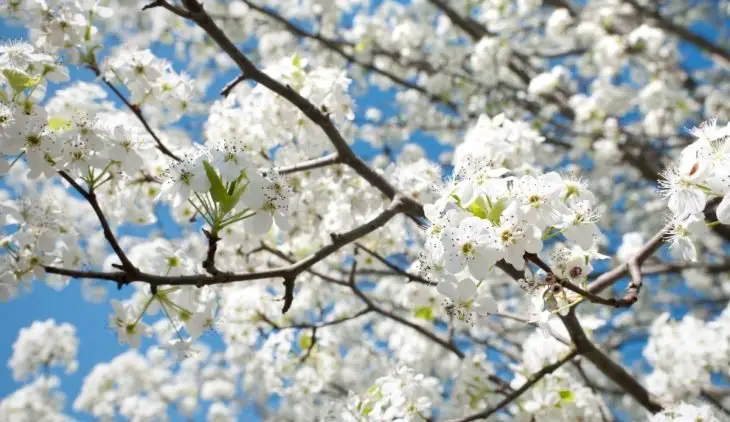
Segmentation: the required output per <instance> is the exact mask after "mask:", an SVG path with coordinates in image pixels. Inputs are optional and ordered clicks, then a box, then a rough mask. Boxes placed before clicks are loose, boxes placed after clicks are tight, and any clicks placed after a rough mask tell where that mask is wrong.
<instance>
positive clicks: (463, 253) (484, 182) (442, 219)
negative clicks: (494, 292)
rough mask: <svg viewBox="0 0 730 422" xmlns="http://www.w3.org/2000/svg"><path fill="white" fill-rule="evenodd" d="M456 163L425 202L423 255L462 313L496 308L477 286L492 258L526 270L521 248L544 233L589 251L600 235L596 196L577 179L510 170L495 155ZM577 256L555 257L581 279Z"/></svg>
mask: <svg viewBox="0 0 730 422" xmlns="http://www.w3.org/2000/svg"><path fill="white" fill-rule="evenodd" d="M460 170H461V171H460V174H459V175H458V176H457V177H458V178H457V179H456V180H455V181H454V182H453V183H451V184H450V185H449V186H447V187H445V188H444V189H443V191H442V194H441V197H440V198H439V199H437V200H436V202H435V203H433V204H429V205H426V216H427V217H428V219H429V220H430V222H431V227H430V228H429V230H428V238H427V240H426V249H427V255H426V258H425V259H426V260H427V261H428V262H429V264H428V265H427V267H429V268H431V269H432V270H433V271H434V272H435V273H438V275H436V278H439V279H441V280H443V281H442V282H441V284H440V285H439V291H440V292H442V293H443V294H444V295H446V296H447V297H448V298H450V299H451V300H452V301H453V302H454V304H453V306H454V307H455V308H456V309H458V310H459V315H460V316H462V317H463V315H464V314H465V313H466V314H468V312H467V311H470V310H471V309H472V308H473V309H474V310H475V311H476V312H477V313H480V314H486V313H491V312H494V311H495V310H496V305H495V304H494V303H493V301H489V300H485V299H484V298H480V295H479V294H478V291H479V290H478V287H479V285H480V284H481V282H482V281H483V280H485V279H486V278H487V277H488V275H489V274H490V272H491V269H492V268H493V267H494V265H495V264H496V263H497V262H499V261H502V260H504V261H506V262H507V263H508V264H510V265H512V266H513V267H514V268H516V269H518V270H523V269H524V268H525V254H538V253H540V252H541V251H542V249H543V240H545V239H549V238H551V237H554V236H557V235H559V234H560V235H562V236H563V237H565V239H566V240H567V241H569V242H571V243H572V244H574V245H575V246H576V247H578V248H580V249H582V250H583V251H589V250H591V249H592V248H593V246H594V244H595V242H596V240H597V239H598V237H599V236H600V231H599V230H598V227H597V226H596V222H597V220H598V213H597V211H596V209H595V202H596V200H595V197H594V196H593V194H592V193H591V192H590V191H588V190H587V189H586V187H585V185H584V184H583V183H582V182H580V181H578V180H573V179H564V178H563V177H562V176H560V175H559V174H558V173H555V172H549V173H545V174H541V175H536V176H533V175H523V176H511V175H509V171H508V170H507V169H505V168H503V167H500V166H497V165H494V164H493V163H492V162H478V161H477V162H472V163H471V165H468V166H467V165H465V166H463V167H462V168H461V169H460ZM564 255H565V254H564ZM569 255H570V254H569ZM575 256H576V258H575V259H572V260H570V259H567V258H561V259H557V260H556V261H561V262H560V266H559V267H558V269H557V271H560V272H561V274H563V273H565V275H567V276H568V278H570V279H579V280H581V281H584V280H585V276H586V275H587V271H589V269H588V268H583V267H584V263H582V262H581V260H582V259H583V258H584V257H583V256H581V254H576V255H575ZM573 261H574V262H575V265H571V263H570V262H573ZM571 273H573V274H572V275H571Z"/></svg>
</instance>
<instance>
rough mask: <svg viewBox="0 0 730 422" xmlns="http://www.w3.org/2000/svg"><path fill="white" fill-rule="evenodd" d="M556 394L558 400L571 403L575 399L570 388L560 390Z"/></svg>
mask: <svg viewBox="0 0 730 422" xmlns="http://www.w3.org/2000/svg"><path fill="white" fill-rule="evenodd" d="M558 395H560V400H562V401H564V402H568V403H572V402H574V401H575V394H573V392H572V391H571V390H560V391H559V392H558Z"/></svg>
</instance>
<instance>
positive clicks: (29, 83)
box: [3, 69, 41, 93]
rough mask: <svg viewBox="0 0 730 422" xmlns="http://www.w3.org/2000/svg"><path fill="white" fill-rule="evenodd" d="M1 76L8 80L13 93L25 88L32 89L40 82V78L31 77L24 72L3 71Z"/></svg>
mask: <svg viewBox="0 0 730 422" xmlns="http://www.w3.org/2000/svg"><path fill="white" fill-rule="evenodd" d="M3 75H5V79H7V80H8V83H9V84H10V87H11V88H13V91H15V92H16V93H17V92H22V91H23V90H25V89H27V88H33V87H34V86H36V85H38V84H39V83H40V82H41V78H39V77H35V78H34V77H32V76H30V75H28V74H27V73H25V72H22V71H20V70H15V69H3Z"/></svg>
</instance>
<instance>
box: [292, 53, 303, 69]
mask: <svg viewBox="0 0 730 422" xmlns="http://www.w3.org/2000/svg"><path fill="white" fill-rule="evenodd" d="M291 64H292V66H294V67H295V68H296V69H297V70H301V69H302V57H301V56H300V55H299V53H294V57H292V58H291Z"/></svg>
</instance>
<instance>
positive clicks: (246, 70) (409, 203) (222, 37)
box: [173, 0, 425, 224]
mask: <svg viewBox="0 0 730 422" xmlns="http://www.w3.org/2000/svg"><path fill="white" fill-rule="evenodd" d="M182 3H183V5H184V6H185V8H186V9H187V11H188V12H189V13H190V15H189V16H187V15H186V16H183V17H187V18H189V19H191V20H192V21H194V22H195V23H196V24H197V25H198V26H199V27H200V28H201V29H203V30H204V31H205V32H206V33H207V34H208V35H209V36H210V37H211V38H212V39H213V40H214V41H215V42H216V43H217V44H218V46H219V47H221V49H222V50H223V51H224V52H225V53H226V54H227V55H228V56H229V57H230V58H231V59H232V60H233V61H234V62H235V63H236V65H238V67H239V69H240V70H241V73H242V74H243V75H246V77H247V78H249V79H251V80H253V81H255V82H257V83H259V84H261V85H263V86H264V87H266V88H268V89H269V90H270V91H271V92H273V93H275V94H278V95H279V96H281V97H283V98H285V99H286V100H287V101H289V102H290V103H291V104H292V105H294V106H295V107H296V108H298V109H299V110H300V111H301V112H302V113H303V114H304V115H305V116H307V118H309V119H310V120H311V121H312V122H313V123H314V124H315V125H317V126H319V127H320V128H321V129H322V131H323V132H324V133H325V134H326V135H327V138H328V139H329V140H330V142H331V143H332V146H333V147H334V148H335V150H336V152H337V153H338V155H339V157H340V158H341V160H342V162H343V163H345V164H347V165H348V166H350V167H351V168H352V169H353V170H354V171H355V172H356V173H358V174H359V175H360V176H361V177H363V178H364V179H365V180H367V182H368V183H370V184H371V185H372V186H373V187H375V188H376V189H378V190H379V191H381V192H382V193H383V194H384V195H385V196H387V197H388V198H389V199H394V198H395V196H396V195H398V191H397V190H396V189H395V187H393V185H391V184H390V183H389V182H388V181H387V180H386V179H385V178H384V177H383V176H382V175H381V174H379V173H378V172H376V171H374V170H373V169H371V168H370V167H369V166H368V165H367V164H366V163H365V162H364V161H362V160H361V159H360V158H359V157H358V156H357V155H356V154H355V153H354V152H353V151H352V149H351V148H350V147H349V145H348V144H347V142H346V141H345V139H344V138H343V137H342V134H341V133H340V132H339V131H338V130H337V128H336V127H335V125H334V124H333V123H332V120H330V118H329V117H327V115H326V114H325V113H323V112H322V111H321V110H320V109H319V108H317V107H316V106H315V105H314V104H312V103H311V102H309V100H307V99H306V98H304V97H302V96H301V95H300V94H299V93H298V92H297V91H295V90H294V89H292V88H291V87H290V86H285V85H283V84H281V83H280V82H278V81H277V80H275V79H273V78H271V77H270V76H269V75H267V74H266V73H264V72H262V71H261V70H260V69H259V68H258V67H256V65H255V64H253V62H251V61H250V60H249V59H248V58H247V57H246V56H245V55H244V54H243V53H242V52H241V51H240V50H239V49H238V48H237V47H236V46H235V45H234V44H233V42H232V41H231V40H230V39H229V38H228V36H227V35H226V34H225V33H224V32H223V31H222V30H221V29H220V27H218V25H216V23H215V22H214V21H213V19H212V18H211V17H210V15H208V13H207V12H205V10H204V9H203V6H202V4H200V3H198V2H197V1H196V0H182ZM173 13H175V11H173ZM181 16H182V15H181ZM400 201H401V203H402V206H403V212H404V213H406V214H407V215H409V216H410V217H411V218H412V219H413V220H414V221H416V222H417V223H419V224H422V223H423V220H424V219H425V216H424V213H423V206H422V205H421V204H420V203H418V202H417V201H415V200H413V199H410V198H408V197H405V196H404V197H402V198H401V200H400Z"/></svg>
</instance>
